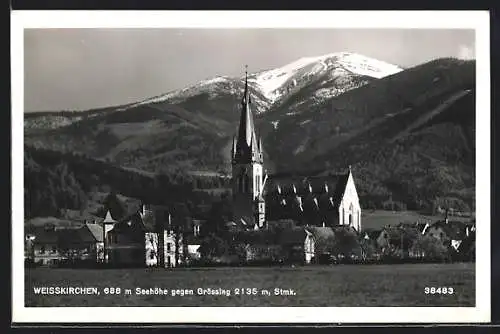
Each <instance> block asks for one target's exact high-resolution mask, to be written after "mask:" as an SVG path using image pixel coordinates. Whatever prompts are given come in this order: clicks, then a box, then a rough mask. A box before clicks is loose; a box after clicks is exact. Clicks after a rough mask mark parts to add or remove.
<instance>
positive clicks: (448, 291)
mask: <svg viewBox="0 0 500 334" xmlns="http://www.w3.org/2000/svg"><path fill="white" fill-rule="evenodd" d="M424 292H425V294H426V295H452V294H453V293H454V292H455V291H454V290H453V288H452V287H446V286H445V287H435V286H432V287H428V286H426V287H425V289H424Z"/></svg>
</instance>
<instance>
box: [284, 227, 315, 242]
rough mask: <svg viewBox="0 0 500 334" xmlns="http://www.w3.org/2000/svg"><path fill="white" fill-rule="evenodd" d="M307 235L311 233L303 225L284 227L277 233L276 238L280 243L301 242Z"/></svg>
mask: <svg viewBox="0 0 500 334" xmlns="http://www.w3.org/2000/svg"><path fill="white" fill-rule="evenodd" d="M308 235H311V232H309V231H307V230H306V229H305V228H303V227H299V228H292V229H285V230H283V231H281V233H280V234H279V239H278V240H279V243H280V244H281V245H292V244H293V245H295V244H303V243H304V241H305V240H306V237H307V236H308Z"/></svg>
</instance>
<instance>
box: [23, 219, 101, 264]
mask: <svg viewBox="0 0 500 334" xmlns="http://www.w3.org/2000/svg"><path fill="white" fill-rule="evenodd" d="M102 250H103V240H102V229H101V228H100V226H99V225H95V224H84V225H83V226H81V227H79V228H60V229H58V228H56V226H55V225H53V224H46V225H44V226H28V227H27V229H26V235H25V256H26V258H27V259H29V260H30V261H33V262H34V263H38V264H41V265H57V264H59V263H60V262H61V261H65V260H74V261H85V260H86V261H91V262H94V263H97V262H98V261H99V257H102V254H103V252H102Z"/></svg>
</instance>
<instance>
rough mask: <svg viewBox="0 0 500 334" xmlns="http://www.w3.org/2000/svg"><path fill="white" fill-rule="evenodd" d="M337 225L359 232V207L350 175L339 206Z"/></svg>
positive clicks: (356, 193)
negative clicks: (347, 226) (349, 226)
mask: <svg viewBox="0 0 500 334" xmlns="http://www.w3.org/2000/svg"><path fill="white" fill-rule="evenodd" d="M339 223H340V224H341V225H351V226H352V227H354V228H355V229H356V231H360V230H361V207H360V205H359V197H358V192H357V191H356V186H355V185H354V179H353V177H352V174H350V175H349V178H348V180H347V185H346V189H345V192H344V196H343V198H342V201H341V203H340V206H339Z"/></svg>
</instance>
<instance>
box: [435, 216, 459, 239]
mask: <svg viewBox="0 0 500 334" xmlns="http://www.w3.org/2000/svg"><path fill="white" fill-rule="evenodd" d="M431 228H441V229H442V230H443V231H444V233H446V235H447V236H448V237H449V238H450V239H451V240H463V239H465V238H466V236H467V234H466V228H467V224H465V223H463V222H460V221H448V223H446V221H445V220H440V221H437V222H436V223H434V224H432V225H431Z"/></svg>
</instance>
